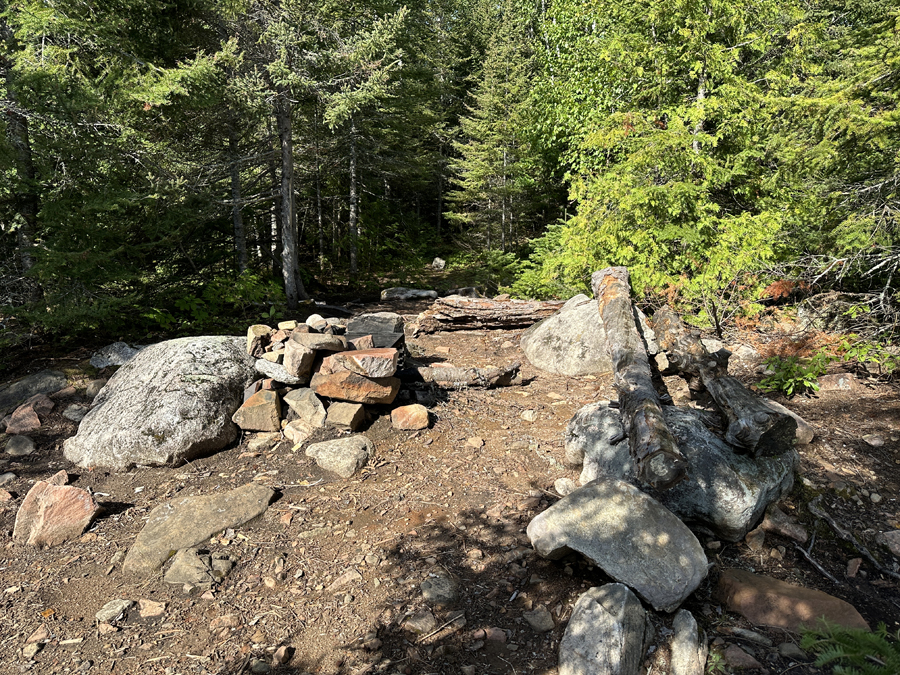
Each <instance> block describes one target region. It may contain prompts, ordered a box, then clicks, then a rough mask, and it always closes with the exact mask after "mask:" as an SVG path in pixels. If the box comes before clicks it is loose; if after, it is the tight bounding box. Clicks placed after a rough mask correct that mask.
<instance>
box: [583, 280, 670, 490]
mask: <svg viewBox="0 0 900 675" xmlns="http://www.w3.org/2000/svg"><path fill="white" fill-rule="evenodd" d="M591 286H592V288H593V289H594V295H595V296H596V298H597V304H598V308H599V310H600V318H601V320H602V321H603V327H604V328H605V329H606V339H607V341H608V343H609V352H610V356H611V357H612V363H613V372H614V373H615V387H616V389H617V390H618V392H619V407H620V409H621V411H622V421H623V424H624V426H625V429H626V431H627V433H628V445H629V451H630V453H631V458H632V460H634V464H635V469H636V472H637V475H638V478H639V479H640V480H641V481H643V482H644V483H647V484H649V485H651V486H653V487H654V488H656V489H659V490H665V489H667V488H670V487H672V486H673V485H675V484H676V483H678V482H679V481H680V480H682V479H683V478H685V475H686V471H687V460H686V459H685V457H684V455H683V454H682V453H681V450H679V449H678V445H677V443H676V442H675V437H674V436H673V435H672V432H671V431H670V430H669V427H668V426H667V425H666V422H665V420H664V419H663V415H662V409H661V407H660V403H659V397H658V396H657V394H656V390H655V389H654V388H653V383H652V381H651V370H650V363H649V361H648V359H647V352H646V349H645V347H644V343H643V340H642V339H641V336H640V334H639V333H638V329H637V326H636V325H635V322H634V310H633V308H632V306H631V298H630V294H631V287H630V285H629V283H628V269H627V268H625V267H607V268H606V269H604V270H600V271H599V272H594V274H593V276H592V277H591Z"/></svg>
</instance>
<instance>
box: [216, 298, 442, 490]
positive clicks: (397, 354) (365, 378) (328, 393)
mask: <svg viewBox="0 0 900 675" xmlns="http://www.w3.org/2000/svg"><path fill="white" fill-rule="evenodd" d="M405 351H406V346H405V336H404V333H403V318H402V317H401V316H400V315H398V314H394V313H391V312H379V313H375V314H363V315H361V316H358V317H356V318H354V319H351V320H349V321H346V322H345V321H344V320H342V319H336V318H328V319H326V318H323V317H321V316H319V315H317V314H314V315H313V316H311V317H309V318H308V319H307V320H306V322H305V323H298V322H297V321H285V322H282V323H280V324H278V326H277V328H272V327H270V326H266V325H261V324H259V325H254V326H250V328H249V329H248V330H247V353H248V354H249V355H250V357H252V358H254V359H256V361H255V369H256V371H257V372H258V373H259V374H260V375H262V376H263V377H262V378H260V379H257V380H256V381H255V382H253V383H252V384H251V385H250V386H249V387H248V388H247V390H246V391H245V393H244V403H243V405H242V406H241V407H240V408H239V409H238V410H237V411H236V412H235V413H234V415H233V417H232V419H233V421H234V423H235V424H237V425H238V427H240V428H241V429H243V430H245V431H260V432H279V431H283V432H284V434H285V436H286V437H287V438H288V439H290V440H291V441H293V442H294V443H302V442H304V441H306V440H307V439H309V438H310V437H311V436H312V435H313V433H314V432H315V430H316V429H318V428H322V427H325V426H335V427H339V428H345V429H349V430H350V431H357V430H359V429H360V428H361V427H362V425H363V424H364V423H365V420H366V410H365V406H366V405H391V404H392V403H394V401H395V400H396V398H397V394H398V392H399V391H400V380H399V379H398V378H397V377H396V374H397V370H398V367H399V366H400V364H401V362H402V361H403V357H404V356H405ZM283 404H286V406H285V405H283ZM326 406H327V407H326ZM392 419H393V420H394V423H395V425H397V426H398V428H403V429H423V428H425V427H427V426H428V411H427V410H426V409H425V408H424V407H423V406H421V405H412V406H403V407H400V408H396V409H395V410H394V411H393V412H392ZM319 450H321V449H319ZM364 451H365V450H364V449H363V450H362V451H360V452H364ZM316 452H318V451H316ZM332 455H333V452H331V451H329V452H324V451H322V453H321V457H327V456H332ZM351 455H352V456H355V457H357V458H358V456H359V452H356V451H354V452H351ZM321 461H322V460H320V464H321ZM351 463H353V462H351ZM342 466H343V468H342V469H341V470H340V471H338V473H341V475H343V472H344V471H347V470H349V469H348V468H347V466H349V465H342ZM353 470H354V471H355V468H354V469H353ZM351 474H352V472H351Z"/></svg>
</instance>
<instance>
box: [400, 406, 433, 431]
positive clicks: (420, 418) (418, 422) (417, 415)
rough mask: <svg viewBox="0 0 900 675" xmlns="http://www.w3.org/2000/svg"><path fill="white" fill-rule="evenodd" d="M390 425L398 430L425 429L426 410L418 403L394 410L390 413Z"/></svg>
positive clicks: (426, 426) (426, 424)
mask: <svg viewBox="0 0 900 675" xmlns="http://www.w3.org/2000/svg"><path fill="white" fill-rule="evenodd" d="M391 424H392V425H393V427H394V428H395V429H400V430H410V431H411V430H417V429H427V428H428V408H426V407H425V406H423V405H419V404H418V403H415V404H413V405H405V406H401V407H399V408H394V409H393V410H392V411H391Z"/></svg>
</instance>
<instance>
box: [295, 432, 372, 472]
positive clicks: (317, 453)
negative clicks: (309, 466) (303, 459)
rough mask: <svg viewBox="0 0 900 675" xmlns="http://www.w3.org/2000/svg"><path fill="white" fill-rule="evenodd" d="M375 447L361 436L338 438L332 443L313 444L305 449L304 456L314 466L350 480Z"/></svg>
mask: <svg viewBox="0 0 900 675" xmlns="http://www.w3.org/2000/svg"><path fill="white" fill-rule="evenodd" d="M374 450H375V446H374V445H373V444H372V441H370V440H369V439H368V438H366V437H365V436H363V435H362V434H356V435H354V436H348V437H347V438H338V439H335V440H333V441H323V442H321V443H313V444H312V445H310V446H309V447H308V448H307V449H306V456H307V457H312V458H313V459H315V460H316V464H318V465H319V466H320V467H322V468H323V469H325V470H326V471H332V472H334V473H336V474H338V475H339V476H341V477H343V478H350V477H351V476H352V475H353V474H355V473H356V472H357V471H358V470H359V469H361V468H363V467H364V466H365V465H366V462H367V461H368V459H369V456H370V455H371V454H372V452H373V451H374Z"/></svg>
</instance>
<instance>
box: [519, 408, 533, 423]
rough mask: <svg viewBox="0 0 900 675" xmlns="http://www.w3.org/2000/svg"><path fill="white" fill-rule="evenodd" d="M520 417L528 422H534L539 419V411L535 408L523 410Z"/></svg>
mask: <svg viewBox="0 0 900 675" xmlns="http://www.w3.org/2000/svg"><path fill="white" fill-rule="evenodd" d="M519 417H521V418H522V419H523V420H525V421H526V422H534V421H535V420H536V419H537V413H536V412H535V411H534V410H523V411H522V414H521V415H519Z"/></svg>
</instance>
